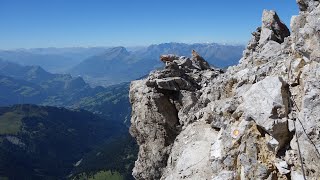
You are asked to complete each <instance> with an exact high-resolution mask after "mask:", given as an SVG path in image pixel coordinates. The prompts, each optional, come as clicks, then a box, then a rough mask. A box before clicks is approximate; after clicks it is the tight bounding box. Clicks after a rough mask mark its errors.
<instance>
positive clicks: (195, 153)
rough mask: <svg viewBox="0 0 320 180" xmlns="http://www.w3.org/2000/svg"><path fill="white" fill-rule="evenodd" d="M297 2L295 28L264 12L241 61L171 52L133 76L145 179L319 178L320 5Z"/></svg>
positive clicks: (138, 172)
mask: <svg viewBox="0 0 320 180" xmlns="http://www.w3.org/2000/svg"><path fill="white" fill-rule="evenodd" d="M297 4H298V6H299V9H300V13H299V15H297V16H293V17H292V20H291V24H290V26H291V32H290V31H289V29H288V28H287V27H286V25H285V24H284V23H282V22H281V20H280V18H279V17H278V15H277V13H276V12H274V11H268V10H265V11H264V12H263V15H262V25H261V27H259V28H257V30H256V32H253V33H252V39H251V40H250V42H249V43H248V46H247V48H246V50H245V51H244V53H243V57H242V59H241V60H240V61H239V64H238V65H237V66H232V67H229V68H228V69H227V70H225V71H223V70H220V69H215V68H212V67H210V66H209V64H208V63H207V62H206V61H205V60H204V59H203V58H202V57H201V55H199V54H198V53H197V52H192V57H191V58H188V57H178V56H174V55H168V56H163V57H170V58H171V59H170V61H164V62H165V63H166V66H165V68H164V69H163V70H156V71H153V72H151V73H150V75H149V76H148V77H147V78H146V79H142V80H137V81H133V82H132V83H131V87H130V101H131V104H132V118H131V127H130V133H131V135H132V136H134V137H135V138H136V140H137V142H138V144H139V154H138V160H137V161H136V163H135V167H134V169H133V175H134V177H135V178H136V179H150V180H153V179H163V180H177V179H194V180H202V179H212V180H233V179H241V180H244V179H269V180H272V179H293V180H300V179H302V180H303V179H308V180H309V179H310V180H313V179H314V180H316V179H319V177H320V154H319V152H320V81H319V80H320V6H319V1H318V0H297Z"/></svg>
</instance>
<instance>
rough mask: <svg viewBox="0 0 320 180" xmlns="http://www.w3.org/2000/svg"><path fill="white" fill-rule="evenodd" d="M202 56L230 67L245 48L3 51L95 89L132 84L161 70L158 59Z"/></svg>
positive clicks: (175, 45)
mask: <svg viewBox="0 0 320 180" xmlns="http://www.w3.org/2000/svg"><path fill="white" fill-rule="evenodd" d="M193 49H194V50H196V51H198V52H199V54H201V55H202V56H203V57H204V58H205V59H206V60H207V61H208V62H209V63H210V64H211V65H212V66H216V67H222V68H223V67H227V66H230V65H235V64H237V63H238V61H239V59H240V58H241V56H242V51H243V50H244V46H242V45H223V44H216V43H197V44H185V43H163V44H157V45H151V46H147V47H131V48H130V47H129V48H125V47H113V48H108V47H96V48H80V47H79V48H36V49H19V50H10V51H4V50H0V59H3V60H5V61H9V62H14V63H18V64H20V65H28V66H30V65H31V66H41V67H42V68H44V70H46V71H49V72H54V73H70V74H72V75H73V76H75V77H76V76H81V77H83V78H84V79H85V80H86V81H87V82H88V83H90V84H91V85H93V86H99V85H100V86H108V85H111V84H118V83H121V82H129V81H131V80H134V79H137V78H139V77H141V76H145V75H147V74H148V73H149V72H150V71H151V70H153V69H156V68H159V67H162V66H163V64H162V63H161V62H160V61H159V56H160V55H162V54H176V55H183V56H190V53H191V51H192V50H193Z"/></svg>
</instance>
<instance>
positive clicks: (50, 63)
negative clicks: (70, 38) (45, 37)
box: [0, 47, 108, 73]
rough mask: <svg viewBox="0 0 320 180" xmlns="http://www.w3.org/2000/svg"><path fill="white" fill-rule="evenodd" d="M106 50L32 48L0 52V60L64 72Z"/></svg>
mask: <svg viewBox="0 0 320 180" xmlns="http://www.w3.org/2000/svg"><path fill="white" fill-rule="evenodd" d="M107 49H108V48H106V47H93V48H81V47H75V48H34V49H17V50H0V59H3V60H5V61H10V62H15V63H18V64H20V65H29V66H30V65H34V66H41V67H43V68H44V69H45V70H46V71H49V72H54V73H62V72H66V71H67V70H68V69H70V68H72V67H73V66H75V65H77V64H79V63H80V62H81V61H82V60H84V59H86V58H88V57H90V56H94V55H96V54H100V53H103V52H104V51H105V50H107Z"/></svg>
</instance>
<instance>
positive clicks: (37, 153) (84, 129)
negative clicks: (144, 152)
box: [0, 105, 132, 179]
mask: <svg viewBox="0 0 320 180" xmlns="http://www.w3.org/2000/svg"><path fill="white" fill-rule="evenodd" d="M126 131H127V128H126V127H124V126H123V125H122V124H121V123H119V122H117V121H110V120H109V121H106V120H104V119H101V118H100V117H98V116H95V115H94V114H92V113H90V112H88V111H84V110H74V111H70V110H67V109H64V108H56V107H48V106H35V105H16V106H11V107H1V108H0V178H1V177H8V178H9V179H65V178H66V177H67V176H69V174H70V173H71V172H73V171H75V168H76V167H77V166H79V165H81V166H82V167H86V166H88V165H91V166H92V165H95V164H88V165H87V164H86V163H84V162H82V159H83V158H85V157H86V156H88V155H89V154H90V153H92V152H95V151H97V148H98V147H99V148H101V146H100V145H102V144H105V146H107V145H109V147H114V148H117V147H116V146H111V144H112V141H115V138H117V139H121V138H119V136H125V134H126ZM122 142H129V141H125V140H124V141H122ZM122 149H123V150H125V148H124V147H119V149H118V151H119V152H121V151H123V150H122ZM113 155H114V158H120V159H121V158H122V156H126V154H125V153H122V154H121V153H118V154H115V153H114V154H113ZM86 159H87V158H86ZM131 162H132V160H131ZM127 164H130V161H129V160H128V161H126V162H119V163H117V166H113V165H112V164H110V163H106V164H105V165H104V166H103V165H100V164H99V165H96V167H99V169H90V170H91V171H93V172H94V171H97V170H101V169H102V170H103V169H104V168H105V169H104V170H114V171H119V172H121V173H124V174H125V173H126V170H125V166H126V165H127ZM107 168H108V169H107ZM91 171H89V169H83V170H82V171H79V170H77V172H79V173H81V172H91Z"/></svg>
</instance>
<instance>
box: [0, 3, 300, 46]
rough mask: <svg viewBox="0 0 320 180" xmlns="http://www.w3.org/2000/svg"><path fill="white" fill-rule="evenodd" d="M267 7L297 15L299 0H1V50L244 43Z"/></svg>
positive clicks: (287, 20) (284, 14)
mask: <svg viewBox="0 0 320 180" xmlns="http://www.w3.org/2000/svg"><path fill="white" fill-rule="evenodd" d="M263 9H274V10H276V11H277V12H278V14H279V16H280V18H281V19H282V20H283V21H284V22H285V23H286V24H287V25H288V26H289V24H290V18H291V16H292V15H295V14H298V8H297V6H296V3H295V0H229V1H220V0H197V1H195V0H0V48H1V49H12V48H33V47H72V46H119V45H122V46H136V45H149V44H158V43H162V42H186V43H193V42H218V43H242V44H246V43H247V41H248V40H249V38H250V33H251V32H252V31H254V30H255V29H256V27H257V26H260V25H261V14H262V11H263Z"/></svg>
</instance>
